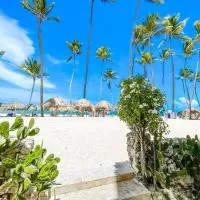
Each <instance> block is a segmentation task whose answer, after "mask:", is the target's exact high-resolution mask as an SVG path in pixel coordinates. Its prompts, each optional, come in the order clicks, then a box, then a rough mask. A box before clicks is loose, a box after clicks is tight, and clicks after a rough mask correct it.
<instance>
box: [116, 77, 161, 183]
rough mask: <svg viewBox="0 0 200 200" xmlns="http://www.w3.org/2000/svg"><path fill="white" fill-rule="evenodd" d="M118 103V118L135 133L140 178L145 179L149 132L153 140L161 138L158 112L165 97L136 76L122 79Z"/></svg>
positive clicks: (143, 79)
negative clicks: (137, 145)
mask: <svg viewBox="0 0 200 200" xmlns="http://www.w3.org/2000/svg"><path fill="white" fill-rule="evenodd" d="M118 104H119V117H120V119H121V120H123V121H125V122H126V123H127V124H128V126H129V127H130V129H131V131H132V133H133V134H135V135H134V139H135V140H136V141H138V143H139V147H140V151H139V152H140V158H139V159H140V161H139V163H140V167H139V169H140V170H141V176H142V180H143V181H145V177H146V175H147V170H146V168H147V165H146V159H145V154H146V152H147V146H148V145H149V144H148V143H147V142H150V135H149V133H151V134H152V136H153V137H154V139H155V140H157V139H159V138H160V137H161V138H162V134H161V135H160V136H159V135H157V134H158V133H159V131H158V128H159V127H160V124H161V123H163V122H162V119H161V118H160V113H161V111H162V110H163V106H164V104H165V97H164V96H163V95H162V94H161V92H160V90H159V89H156V88H155V87H154V86H153V85H152V84H151V83H149V81H147V80H145V78H144V77H142V76H136V77H131V78H129V79H127V80H124V81H122V83H121V95H120V100H119V103H118ZM154 151H155V148H154ZM155 154H156V153H154V156H156V155H155ZM155 159H156V158H155Z"/></svg>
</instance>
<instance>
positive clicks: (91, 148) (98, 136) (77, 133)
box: [0, 117, 200, 184]
mask: <svg viewBox="0 0 200 200" xmlns="http://www.w3.org/2000/svg"><path fill="white" fill-rule="evenodd" d="M7 119H8V120H9V121H13V120H14V118H1V119H0V121H3V120H7ZM29 119H30V118H25V123H26V124H27V123H28V121H29ZM35 121H36V126H37V127H39V128H40V130H41V131H40V134H39V135H38V136H37V137H36V138H35V142H36V143H39V144H41V143H42V142H43V145H44V147H46V148H47V149H48V152H49V153H54V154H55V155H57V156H59V157H60V158H61V163H60V164H59V170H60V174H59V177H58V178H57V182H58V183H61V184H63V183H68V182H70V181H72V180H74V179H79V178H80V176H81V174H85V173H88V172H93V173H94V172H95V170H96V171H99V170H105V169H107V168H109V167H110V166H113V165H115V164H116V163H121V162H125V161H127V160H128V155H127V150H126V134H127V133H128V132H129V129H128V127H127V126H126V124H125V123H124V122H122V121H120V120H119V118H118V117H105V118H90V117H85V118H64V117H55V118H53V117H45V118H35ZM167 123H168V125H169V130H170V134H168V135H167V136H166V137H185V136H186V135H188V134H189V135H191V136H194V135H195V134H197V135H199V136H200V121H189V120H182V119H173V120H172V119H170V120H167Z"/></svg>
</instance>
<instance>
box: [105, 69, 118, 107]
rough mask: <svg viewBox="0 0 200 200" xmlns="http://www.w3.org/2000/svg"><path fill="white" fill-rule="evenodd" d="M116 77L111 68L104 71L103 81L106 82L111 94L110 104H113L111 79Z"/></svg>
mask: <svg viewBox="0 0 200 200" xmlns="http://www.w3.org/2000/svg"><path fill="white" fill-rule="evenodd" d="M116 78H117V74H116V72H115V71H114V70H113V69H111V68H109V69H107V70H106V71H105V72H104V81H106V82H107V86H108V90H109V91H110V94H111V99H112V104H113V94H112V86H111V82H112V80H114V79H116Z"/></svg>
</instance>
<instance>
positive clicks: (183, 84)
mask: <svg viewBox="0 0 200 200" xmlns="http://www.w3.org/2000/svg"><path fill="white" fill-rule="evenodd" d="M181 82H182V87H183V93H184V97H185V100H186V104H187V107H188V108H189V104H188V101H187V95H186V89H185V82H184V80H183V79H181Z"/></svg>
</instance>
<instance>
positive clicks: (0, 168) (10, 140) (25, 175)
mask: <svg viewBox="0 0 200 200" xmlns="http://www.w3.org/2000/svg"><path fill="white" fill-rule="evenodd" d="M39 131H40V130H39V129H38V128H34V119H31V120H30V122H29V124H28V126H24V122H23V119H22V118H20V117H17V118H16V119H15V122H14V123H13V124H12V125H10V124H9V122H7V121H4V122H2V123H0V193H1V195H2V196H3V198H4V199H8V198H9V196H11V197H12V199H15V200H18V199H19V200H21V199H27V198H26V196H27V194H28V192H30V191H31V192H36V193H37V197H36V198H37V199H38V198H39V195H40V193H41V192H43V191H45V190H47V189H49V188H50V187H51V186H52V184H53V182H54V181H55V179H56V177H57V176H58V170H57V164H58V163H59V162H60V159H59V158H57V157H55V156H54V155H53V154H50V155H48V156H46V152H47V151H46V149H44V148H43V147H42V146H40V145H37V146H35V147H34V146H33V145H31V146H30V147H27V146H26V140H27V139H28V138H29V137H33V136H35V135H37V134H38V133H39Z"/></svg>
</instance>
